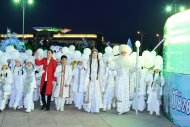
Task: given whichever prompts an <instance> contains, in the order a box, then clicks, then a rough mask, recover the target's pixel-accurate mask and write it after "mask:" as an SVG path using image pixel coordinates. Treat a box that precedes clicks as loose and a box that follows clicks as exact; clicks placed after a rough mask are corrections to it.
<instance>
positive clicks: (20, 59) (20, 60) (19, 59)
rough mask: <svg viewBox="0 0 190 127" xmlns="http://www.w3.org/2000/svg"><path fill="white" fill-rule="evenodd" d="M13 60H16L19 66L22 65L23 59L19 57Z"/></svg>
mask: <svg viewBox="0 0 190 127" xmlns="http://www.w3.org/2000/svg"><path fill="white" fill-rule="evenodd" d="M15 60H18V61H19V62H20V63H21V64H23V59H22V58H21V57H19V58H18V59H15Z"/></svg>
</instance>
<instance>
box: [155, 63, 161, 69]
mask: <svg viewBox="0 0 190 127" xmlns="http://www.w3.org/2000/svg"><path fill="white" fill-rule="evenodd" d="M154 70H162V67H161V65H157V64H156V65H155V66H154Z"/></svg>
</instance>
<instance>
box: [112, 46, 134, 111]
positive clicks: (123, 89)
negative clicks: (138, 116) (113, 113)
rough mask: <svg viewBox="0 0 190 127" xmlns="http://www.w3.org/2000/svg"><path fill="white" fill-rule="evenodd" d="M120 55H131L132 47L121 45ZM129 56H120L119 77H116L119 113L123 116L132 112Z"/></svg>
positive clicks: (118, 61) (118, 64) (118, 63)
mask: <svg viewBox="0 0 190 127" xmlns="http://www.w3.org/2000/svg"><path fill="white" fill-rule="evenodd" d="M119 50H120V54H121V53H122V52H126V53H127V54H129V53H130V50H131V49H130V47H128V46H127V45H120V47H119ZM128 57H129V56H127V55H125V56H123V55H120V56H119V57H118V59H117V64H116V65H117V66H116V69H117V77H116V97H117V112H118V114H123V113H125V112H128V111H129V110H130V106H131V103H130V102H129V89H130V85H129V83H130V80H129V77H130V69H131V68H130V66H129V62H130V61H129V59H128Z"/></svg>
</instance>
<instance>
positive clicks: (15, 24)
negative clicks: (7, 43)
mask: <svg viewBox="0 0 190 127" xmlns="http://www.w3.org/2000/svg"><path fill="white" fill-rule="evenodd" d="M34 1H35V3H34V5H32V6H27V10H26V20H25V21H26V26H25V31H26V32H25V33H32V32H33V30H32V27H33V26H55V27H65V28H70V29H72V32H73V33H96V32H99V33H102V34H103V35H104V36H105V37H106V39H107V40H110V41H112V42H126V41H127V40H128V38H131V40H132V42H134V41H135V40H137V39H140V37H139V36H138V35H137V34H136V32H137V30H143V31H144V32H145V33H146V35H145V36H144V43H145V44H146V45H148V44H150V45H152V46H155V45H156V43H157V41H158V39H157V38H156V37H155V34H156V33H162V31H163V26H164V23H165V21H166V19H167V17H169V14H166V13H165V10H164V8H165V6H166V5H167V4H168V3H171V1H172V0H34ZM178 1H179V2H180V1H182V2H181V3H186V4H189V5H190V0H178ZM0 16H1V18H0V33H5V32H6V28H7V27H10V28H11V29H12V31H15V32H16V33H22V11H21V7H20V5H15V4H14V3H13V0H0Z"/></svg>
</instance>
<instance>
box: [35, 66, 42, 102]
mask: <svg viewBox="0 0 190 127" xmlns="http://www.w3.org/2000/svg"><path fill="white" fill-rule="evenodd" d="M35 69H36V72H35V79H36V88H35V89H34V94H33V100H34V101H38V100H39V99H40V83H41V77H42V74H43V66H35ZM40 100H41V99H40Z"/></svg>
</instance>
